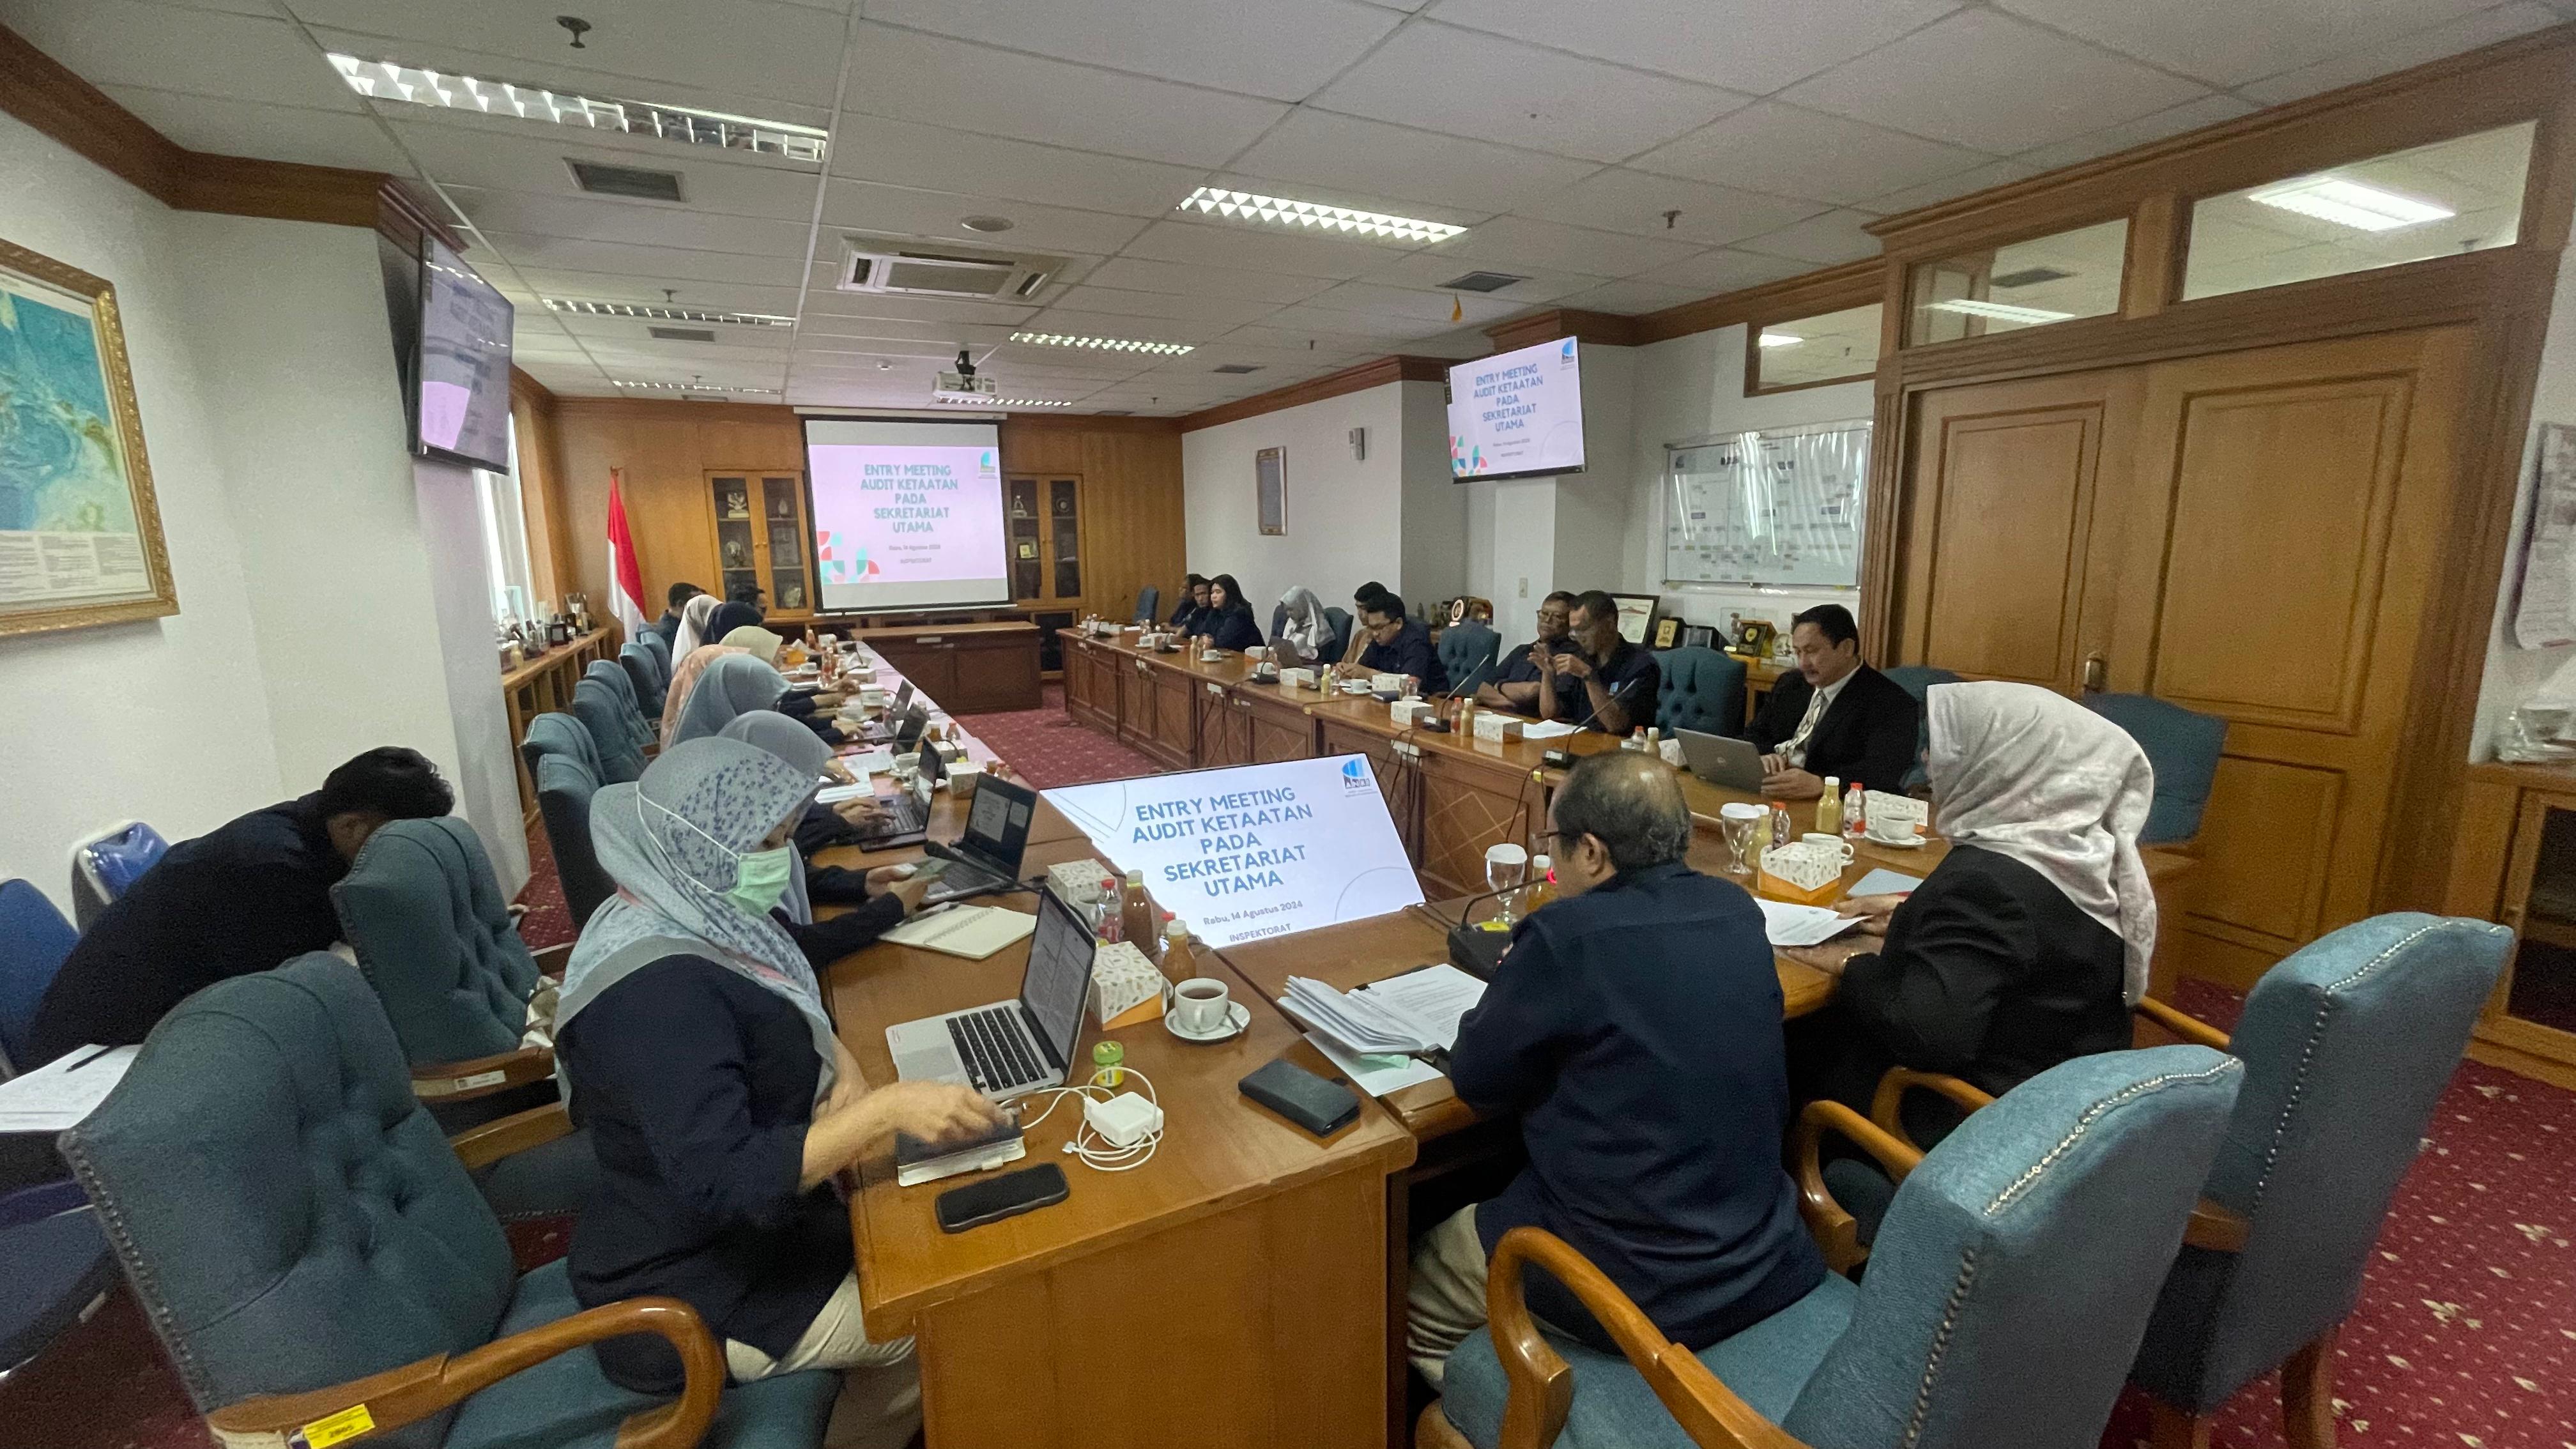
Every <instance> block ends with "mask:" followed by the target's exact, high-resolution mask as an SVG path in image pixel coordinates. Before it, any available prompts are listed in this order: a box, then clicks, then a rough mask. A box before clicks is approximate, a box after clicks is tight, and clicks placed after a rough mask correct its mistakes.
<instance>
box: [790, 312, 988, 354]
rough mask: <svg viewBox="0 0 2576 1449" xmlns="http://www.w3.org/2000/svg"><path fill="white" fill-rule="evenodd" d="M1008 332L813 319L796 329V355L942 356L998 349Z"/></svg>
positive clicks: (978, 325)
mask: <svg viewBox="0 0 2576 1449" xmlns="http://www.w3.org/2000/svg"><path fill="white" fill-rule="evenodd" d="M1011 331H1012V329H1011V326H1010V325H1009V324H1007V323H993V322H940V321H916V320H914V319H912V318H908V317H825V316H819V315H813V316H808V317H807V318H806V319H805V322H804V325H802V326H800V327H798V328H797V329H796V351H797V352H798V353H799V354H800V355H801V354H803V353H805V352H808V351H817V352H870V353H876V352H903V353H920V354H922V355H923V356H933V355H945V354H948V353H954V352H955V351H956V350H957V349H958V348H960V347H972V348H985V347H999V346H1000V345H1002V343H1003V342H1004V341H1006V340H1007V339H1008V338H1009V337H1010V335H1011Z"/></svg>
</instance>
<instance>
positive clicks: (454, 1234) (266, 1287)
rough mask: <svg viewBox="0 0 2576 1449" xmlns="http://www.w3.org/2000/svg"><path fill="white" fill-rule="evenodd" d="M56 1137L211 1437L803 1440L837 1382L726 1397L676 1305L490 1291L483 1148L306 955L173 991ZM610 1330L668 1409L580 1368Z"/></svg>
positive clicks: (553, 1270)
mask: <svg viewBox="0 0 2576 1449" xmlns="http://www.w3.org/2000/svg"><path fill="white" fill-rule="evenodd" d="M554 1118H555V1121H556V1122H557V1123H558V1124H559V1123H560V1119H561V1113H560V1111H557V1112H556V1113H555V1114H554ZM496 1125H497V1124H496ZM62 1145H63V1151H64V1155H65V1156H66V1157H68V1158H69V1159H70V1160H71V1162H72V1165H73V1168H74V1169H75V1170H76V1171H77V1172H78V1174H79V1177H80V1181H81V1183H82V1185H83V1186H84V1187H85V1188H86V1189H87V1190H88V1192H89V1195H90V1197H91V1199H92V1200H93V1201H94V1202H96V1203H97V1204H98V1207H99V1212H100V1214H101V1216H102V1217H103V1218H104V1219H105V1220H106V1221H107V1222H108V1224H109V1225H110V1229H111V1231H110V1234H109V1236H110V1237H111V1238H112V1239H113V1241H114V1243H115V1246H116V1251H117V1255H118V1257H119V1258H120V1259H121V1260H122V1262H123V1264H124V1268H125V1275H126V1280H127V1282H128V1283H130V1284H131V1285H132V1286H133V1289H134V1293H135V1296H136V1297H137V1298H138V1299H139V1300H141V1302H142V1304H143V1308H144V1316H145V1317H146V1318H147V1319H148V1320H149V1321H150V1322H151V1324H152V1328H153V1331H154V1332H155V1333H157V1334H159V1335H160V1337H161V1342H162V1344H163V1346H164V1347H165V1348H167V1349H168V1351H169V1359H170V1363H171V1365H172V1366H173V1367H175V1368H176V1369H177V1370H178V1372H179V1377H180V1379H181V1381H182V1382H184V1383H185V1384H186V1385H187V1388H188V1393H189V1396H190V1397H191V1398H193V1399H194V1400H195V1401H196V1405H197V1408H198V1409H199V1410H200V1411H201V1412H203V1413H204V1414H205V1415H206V1417H207V1422H208V1426H209V1427H210V1428H212V1429H214V1430H215V1431H216V1432H217V1434H218V1435H219V1436H222V1437H225V1438H227V1439H228V1440H229V1441H230V1442H234V1443H249V1442H259V1439H260V1438H263V1437H264V1438H265V1439H266V1440H267V1442H271V1443H275V1442H278V1440H279V1438H280V1437H282V1436H285V1435H288V1434H291V1433H294V1432H296V1431H300V1430H305V1428H306V1426H308V1425H314V1424H316V1423H317V1422H318V1421H323V1420H328V1419H331V1418H332V1417H333V1416H334V1415H335V1414H339V1413H342V1412H344V1411H347V1410H350V1409H352V1408H354V1407H355V1406H358V1405H361V1404H363V1405H364V1406H365V1413H366V1416H367V1418H368V1419H369V1420H371V1421H372V1423H373V1424H374V1426H375V1430H374V1432H373V1433H370V1434H369V1435H368V1436H367V1437H366V1438H365V1439H364V1440H363V1441H362V1442H363V1443H365V1444H367V1445H371V1446H372V1445H375V1444H379V1443H382V1444H388V1445H401V1446H407V1449H429V1446H442V1449H505V1446H506V1449H575V1446H578V1449H609V1446H610V1445H611V1444H612V1443H614V1444H616V1445H620V1446H624V1449H692V1446H696V1445H701V1444H703V1445H707V1446H714V1449H735V1446H741V1449H750V1446H755V1445H756V1446H759V1449H810V1446H813V1445H816V1444H818V1443H820V1441H821V1438H822V1433H823V1428H824V1424H825V1421H826V1420H827V1419H828V1417H829V1416H830V1413H831V1407H832V1400H833V1397H834V1395H835V1394H836V1393H837V1392H838V1390H839V1386H840V1377H839V1375H837V1374H830V1373H802V1374H787V1375H783V1376H781V1377H778V1378H775V1379H768V1380H763V1381H762V1382H760V1383H756V1384H747V1385H744V1386H742V1387H740V1388H727V1387H726V1386H725V1361H724V1352H723V1348H722V1345H720V1344H719V1343H718V1342H717V1341H716V1339H715V1337H714V1336H713V1334H712V1333H711V1332H710V1331H709V1329H708V1328H707V1326H706V1324H705V1323H704V1322H703V1321H702V1320H701V1319H699V1317H698V1316H697V1314H696V1313H695V1312H694V1311H693V1310H692V1309H690V1308H689V1307H688V1306H687V1305H686V1304H684V1303H681V1302H679V1301H678V1300H677V1299H670V1298H639V1299H630V1300H627V1301H625V1302H622V1303H613V1304H609V1305H606V1306H604V1307H600V1308H595V1309H590V1310H588V1311H583V1310H581V1308H580V1306H579V1305H578V1304H576V1303H575V1302H574V1301H573V1296H572V1285H571V1282H570V1280H569V1278H568V1277H567V1276H566V1272H565V1267H564V1264H563V1263H562V1261H560V1260H558V1261H556V1262H554V1263H550V1264H548V1265H547V1266H545V1267H543V1268H540V1269H538V1270H537V1271H535V1272H533V1273H530V1274H528V1275H527V1276H525V1277H523V1278H517V1279H515V1280H514V1279H513V1277H512V1275H511V1270H510V1249H509V1245H508V1244H507V1243H506V1242H505V1241H504V1240H503V1238H502V1234H501V1226H500V1224H499V1223H498V1222H497V1221H495V1220H494V1218H493V1215H492V1211H491V1209H490V1208H488V1207H486V1206H485V1205H484V1203H483V1201H482V1200H481V1199H480V1198H479V1197H478V1196H477V1195H476V1193H475V1190H474V1185H473V1183H472V1182H471V1181H470V1180H469V1179H468V1177H467V1173H466V1168H465V1165H464V1163H463V1161H462V1160H460V1154H461V1153H468V1152H479V1151H482V1150H485V1145H484V1144H481V1143H476V1142H459V1143H457V1144H455V1145H453V1146H451V1144H450V1143H449V1142H448V1141H447V1140H446V1139H445V1138H443V1137H442V1136H441V1135H440V1132H439V1128H438V1124H437V1123H436V1122H434V1121H433V1120H431V1118H430V1116H429V1114H428V1113H427V1112H426V1111H424V1110H422V1108H421V1106H420V1104H419V1103H418V1102H417V1101H415V1100H414V1099H413V1097H412V1093H411V1083H410V1081H409V1080H408V1079H407V1077H406V1076H405V1074H404V1071H403V1053H402V1048H401V1046H400V1045H399V1044H398V1043H397V1042H396V1041H395V1040H394V1033H393V1030H392V1028H391V1026H389V1025H388V1024H387V1022H386V1020H385V1015H384V1011H383V1008H382V1007H381V1006H380V1005H379V1004H378V1003H377V1000H376V998H375V997H374V995H373V994H372V993H370V992H369V991H368V990H367V988H366V985H365V984H364V983H363V982H361V981H360V980H359V979H358V977H357V976H356V975H355V974H354V973H352V972H351V971H350V970H349V968H348V967H347V966H345V965H343V964H342V963H340V962H339V961H337V960H334V959H332V958H331V957H329V956H325V955H319V954H316V955H311V956H305V957H301V958H299V959H297V960H295V961H292V962H289V963H288V964H286V965H285V966H283V967H280V968H279V969H277V970H274V971H264V972H261V973H259V974H257V975H254V976H241V977H235V978H233V979H231V980H228V981H222V982H218V983H216V984H215V985H213V986H210V987H208V988H207V989H205V990H204V991H201V992H198V993H197V994H196V995H194V996H191V997H189V998H188V999H187V1000H186V1001H185V1002H182V1003H181V1004H180V1005H179V1007H178V1008H177V1009H176V1010H174V1011H172V1012H171V1013H170V1015H169V1016H168V1017H166V1018H165V1019H163V1021H162V1022H161V1024H160V1025H159V1026H156V1027H154V1028H153V1030H152V1035H151V1037H150V1039H148V1040H147V1041H145V1043H144V1044H143V1051H142V1053H141V1055H140V1056H139V1057H138V1058H137V1059H136V1061H135V1063H134V1067H133V1070H132V1071H130V1072H129V1073H128V1074H127V1075H126V1077H125V1079H124V1081H122V1082H120V1083H119V1084H118V1085H117V1087H116V1090H115V1091H113V1092H111V1093H110V1094H109V1095H108V1098H107V1100H106V1102H104V1103H103V1104H101V1105H100V1107H99V1109H98V1110H97V1111H96V1112H94V1113H92V1114H91V1115H90V1117H89V1118H88V1120H86V1121H84V1122H82V1123H81V1124H80V1125H79V1126H78V1127H75V1128H73V1129H72V1130H71V1131H70V1132H68V1133H66V1134H64V1136H63V1139H62ZM629 1333H652V1334H658V1335H660V1336H661V1337H663V1338H665V1339H667V1340H669V1341H670V1343H671V1345H672V1346H673V1348H675V1349H676V1350H678V1352H679V1355H680V1360H681V1363H682V1365H683V1367H684V1368H685V1370H686V1372H687V1383H686V1387H685V1388H684V1389H683V1390H682V1392H681V1394H680V1396H679V1397H678V1399H677V1400H667V1399H654V1398H649V1397H647V1396H645V1395H641V1394H635V1393H630V1392H628V1391H626V1390H624V1389H620V1388H618V1387H616V1386H615V1385H613V1384H611V1383H609V1382H608V1380H607V1378H606V1377H605V1376H603V1375H602V1374H601V1372H600V1370H599V1364H598V1360H597V1358H596V1357H595V1355H594V1354H593V1352H592V1350H591V1349H590V1348H589V1345H591V1344H593V1343H597V1342H599V1341H601V1340H603V1339H607V1338H612V1337H617V1336H620V1335H623V1334H629ZM657 1409H658V1410H661V1411H663V1412H665V1413H667V1415H668V1417H667V1418H662V1419H660V1420H659V1421H658V1422H657V1421H656V1420H655V1419H653V1418H651V1417H648V1415H649V1414H650V1413H651V1412H652V1411H656V1410H657ZM287 1442H297V1440H294V1439H289V1440H288V1441H287Z"/></svg>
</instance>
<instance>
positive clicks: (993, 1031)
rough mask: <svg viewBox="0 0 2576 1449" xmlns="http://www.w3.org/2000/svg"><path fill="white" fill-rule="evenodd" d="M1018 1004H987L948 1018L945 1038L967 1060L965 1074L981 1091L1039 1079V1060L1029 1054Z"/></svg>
mask: <svg viewBox="0 0 2576 1449" xmlns="http://www.w3.org/2000/svg"><path fill="white" fill-rule="evenodd" d="M1018 1017H1019V1007H1018V1006H1016V1005H1011V1006H990V1007H986V1008H985V1009H984V1010H982V1011H970V1012H967V1013H966V1014H964V1015H962V1016H952V1017H950V1018H948V1039H949V1041H951V1042H952V1043H954V1044H955V1045H956V1047H957V1055H958V1058H959V1059H960V1060H962V1061H964V1062H965V1063H966V1074H967V1075H968V1076H971V1077H973V1078H974V1079H975V1087H976V1090H978V1091H981V1092H987V1093H990V1092H1000V1091H1007V1090H1009V1089H1011V1088H1013V1087H1017V1086H1021V1085H1024V1084H1026V1083H1029V1082H1034V1081H1036V1080H1037V1079H1038V1077H1039V1075H1040V1073H1039V1070H1038V1060H1037V1058H1036V1057H1034V1056H1032V1055H1030V1053H1029V1048H1028V1045H1027V1043H1026V1040H1025V1039H1024V1038H1023V1036H1022V1034H1021V1032H1020V1030H1019V1027H1018Z"/></svg>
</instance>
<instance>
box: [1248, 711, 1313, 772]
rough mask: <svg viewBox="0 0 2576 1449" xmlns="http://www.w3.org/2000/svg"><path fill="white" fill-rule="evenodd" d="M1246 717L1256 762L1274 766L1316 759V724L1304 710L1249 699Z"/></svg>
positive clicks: (1253, 758) (1249, 740)
mask: <svg viewBox="0 0 2576 1449" xmlns="http://www.w3.org/2000/svg"><path fill="white" fill-rule="evenodd" d="M1243 715H1244V721H1245V723H1246V725H1247V727H1248V731H1249V734H1248V743H1249V745H1250V748H1251V751H1252V760H1253V763H1255V764H1260V765H1275V764H1278V763H1279V762H1280V761H1282V760H1311V759H1313V758H1315V721H1314V718H1313V717H1312V716H1310V715H1308V714H1307V713H1306V712H1305V711H1304V710H1302V709H1298V708H1296V707H1295V706H1293V705H1277V704H1270V703H1267V702H1265V701H1262V700H1258V699H1246V700H1245V701H1243Z"/></svg>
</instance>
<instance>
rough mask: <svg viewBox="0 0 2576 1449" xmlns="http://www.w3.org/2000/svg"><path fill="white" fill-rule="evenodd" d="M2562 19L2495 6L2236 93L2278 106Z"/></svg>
mask: <svg viewBox="0 0 2576 1449" xmlns="http://www.w3.org/2000/svg"><path fill="white" fill-rule="evenodd" d="M2560 18H2561V17H2559V16H2558V15H2556V14H2553V13H2552V12H2550V11H2548V10H2545V9H2543V8H2541V7H2540V6H2538V5H2532V4H2513V5H2499V6H2497V7H2496V8H2495V9H2493V10H2483V11H2480V12H2478V13H2477V14H2475V15H2471V16H2468V17H2466V18H2465V19H2460V20H2455V21H2452V22H2450V23H2449V24H2446V25H2437V26H2434V27H2432V28H2431V29H2428V30H2418V31H2415V32H2414V33H2412V34H2409V35H2402V36H2398V37H2395V38H2393V39H2388V40H2382V41H2378V42H2376V43H2374V44H2371V45H2368V46H2364V47H2363V48H2361V49H2359V50H2356V51H2352V52H2350V53H2349V54H2345V55H2339V56H2336V57H2335V58H2334V59H2332V60H2325V61H2319V62H2318V63H2317V64H2315V65H2311V66H2304V67H2302V68H2300V69H2298V70H2294V71H2291V72H2289V73H2287V74H2285V75H2276V76H2271V77H2268V78H2266V79H2264V80H2258V81H2253V82H2250V83H2248V84H2245V85H2242V86H2239V87H2237V90H2238V91H2239V92H2240V93H2241V94H2244V95H2247V96H2251V97H2252V98H2254V99H2255V100H2258V101H2261V102H2263V103H2264V104H2266V105H2279V104H2281V103H2282V102H2284V101H2295V100H2299V99H2301V98H2303V97H2306V96H2312V95H2315V94H2316V93H2317V92H2319V91H2330V90H2333V89H2334V88H2335V87H2337V86H2343V85H2351V84H2352V83H2354V82H2355V81H2365V80H2369V79H2371V78H2372V77H2374V76H2382V75H2387V74H2389V73H2390V72H2392V71H2400V70H2404V69H2406V68H2407V67H2408V66H2414V65H2422V64H2423V63H2424V62H2426V61H2428V60H2439V59H2441V58H2442V57H2443V56H2446V55H2456V54H2458V53H2459V52H2461V51H2464V50H2475V49H2477V48H2478V47H2479V46H2481V45H2493V44H2494V43H2495V42H2497V41H2499V40H2510V39H2512V38H2513V37H2514V36H2517V35H2521V34H2524V33H2526V32H2529V31H2533V30H2539V29H2541V28H2543V27H2545V26H2550V25H2555V24H2557V23H2558V22H2559V20H2560Z"/></svg>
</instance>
